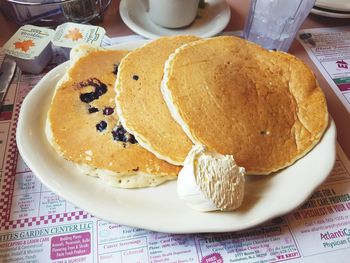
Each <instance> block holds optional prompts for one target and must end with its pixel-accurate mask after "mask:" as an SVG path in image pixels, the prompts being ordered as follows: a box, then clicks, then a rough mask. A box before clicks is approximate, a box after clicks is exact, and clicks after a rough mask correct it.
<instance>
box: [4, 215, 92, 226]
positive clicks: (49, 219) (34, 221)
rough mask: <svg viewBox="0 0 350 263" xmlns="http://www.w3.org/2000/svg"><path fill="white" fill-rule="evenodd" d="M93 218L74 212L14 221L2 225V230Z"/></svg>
mask: <svg viewBox="0 0 350 263" xmlns="http://www.w3.org/2000/svg"><path fill="white" fill-rule="evenodd" d="M91 217H92V216H91V215H90V214H88V213H87V212H85V211H74V212H69V213H62V214H54V215H45V216H38V217H31V218H23V219H17V220H13V221H6V222H4V223H3V224H2V226H1V228H2V229H3V230H9V229H17V228H24V227H32V226H39V225H47V224H55V223H61V222H68V221H72V220H82V219H87V218H91Z"/></svg>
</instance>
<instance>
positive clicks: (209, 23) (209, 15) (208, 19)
mask: <svg viewBox="0 0 350 263" xmlns="http://www.w3.org/2000/svg"><path fill="white" fill-rule="evenodd" d="M146 10H147V7H146V0H121V1H120V5H119V13H120V16H121V18H122V20H123V21H124V23H125V24H126V25H127V26H128V27H129V28H130V29H131V30H133V31H134V32H135V33H137V34H139V35H141V36H144V37H146V38H151V39H153V38H158V37H160V36H173V35H196V36H199V37H203V38H205V37H211V36H214V35H216V34H218V33H220V32H221V31H222V30H223V29H224V28H225V27H226V25H227V24H228V22H229V21H230V18H231V10H230V7H229V6H228V4H227V3H226V1H222V0H206V5H205V7H204V8H198V15H197V18H196V19H195V21H194V22H193V23H192V24H191V25H189V26H187V27H183V28H178V29H170V28H164V27H161V26H159V25H157V24H155V23H154V22H153V21H151V20H150V18H149V16H148V13H147V11H146Z"/></svg>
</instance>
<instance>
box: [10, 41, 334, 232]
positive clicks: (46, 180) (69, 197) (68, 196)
mask: <svg viewBox="0 0 350 263" xmlns="http://www.w3.org/2000/svg"><path fill="white" fill-rule="evenodd" d="M144 42H145V41H134V42H133V43H140V45H141V44H142V43H144ZM129 43H130V42H127V43H122V44H118V45H114V46H112V47H110V48H115V49H117V48H125V47H126V46H128V45H129ZM136 45H137V44H136ZM68 64H69V61H68V62H65V63H63V64H61V65H58V66H57V67H55V68H53V69H52V70H51V71H50V72H48V73H47V74H46V75H45V76H44V77H43V78H42V79H41V80H40V81H39V82H38V84H37V85H36V86H35V87H33V89H32V90H31V91H30V92H29V93H28V94H27V96H26V97H25V98H24V101H23V103H22V106H21V110H20V113H19V117H18V122H17V130H16V141H17V145H18V150H19V153H20V155H21V157H22V159H23V160H24V161H25V163H26V164H27V165H28V166H29V168H30V169H31V171H32V172H33V174H35V176H36V177H37V178H39V180H40V181H41V183H43V184H44V185H45V186H46V187H47V188H48V189H50V190H51V191H52V192H54V193H56V194H58V195H59V196H61V197H63V198H64V199H65V200H66V201H69V202H71V203H73V204H75V205H76V206H77V207H79V208H81V209H82V210H84V211H87V212H88V213H90V214H92V215H94V216H96V217H99V218H102V219H103V220H107V221H110V222H113V223H118V224H123V225H130V226H134V227H140V228H145V229H149V230H153V231H160V232H168V233H203V232H227V231H239V230H243V229H247V228H250V227H254V226H256V225H257V224H261V223H264V222H266V221H268V220H270V219H272V218H275V217H277V216H281V215H283V214H286V213H287V212H289V211H291V210H293V209H295V208H297V207H298V206H299V205H301V204H302V203H303V202H304V201H305V200H306V199H307V198H308V197H309V196H310V195H311V194H312V192H313V191H314V190H315V189H316V188H317V187H318V186H319V185H320V184H321V183H322V182H323V181H324V180H325V179H326V178H327V177H328V175H329V173H330V172H331V171H332V167H333V165H334V163H335V157H336V128H335V124H334V121H333V120H332V119H330V123H329V125H328V127H327V130H326V131H325V133H324V135H323V136H322V138H321V141H322V140H323V139H324V137H325V136H326V135H328V136H332V138H333V137H334V138H333V140H332V142H333V141H334V143H333V144H332V145H333V148H334V149H333V152H332V153H333V155H332V156H331V157H333V158H332V161H331V163H332V165H331V167H329V169H328V170H329V171H327V172H326V173H325V174H323V176H320V177H319V178H318V181H316V182H315V183H314V184H313V187H311V188H310V189H309V191H307V193H305V194H304V195H303V196H299V195H298V196H297V198H299V199H298V200H297V202H294V203H293V205H289V206H288V207H287V206H286V207H284V209H279V210H278V211H277V212H276V211H275V212H272V213H269V214H267V215H265V216H264V217H258V218H257V219H256V220H255V221H250V222H244V223H243V224H240V225H239V226H236V227H234V228H233V227H232V226H231V225H225V226H223V225H215V226H208V227H206V228H203V226H197V225H195V226H192V227H188V226H186V225H184V226H166V227H164V226H163V225H162V226H159V225H157V226H156V225H149V223H145V222H138V220H135V219H132V220H131V221H130V220H129V218H128V217H126V218H125V216H124V217H121V218H120V220H119V219H118V220H116V219H115V218H114V216H113V215H112V214H110V215H109V216H106V213H105V212H102V211H100V210H98V211H96V210H94V211H92V210H93V209H91V207H86V204H85V203H83V204H82V201H81V200H80V199H75V196H74V194H72V193H66V192H64V191H63V192H62V189H61V188H57V187H55V184H54V182H55V181H54V180H53V178H50V176H49V177H47V176H45V175H44V176H43V175H42V174H41V173H40V169H39V170H38V167H35V166H33V162H32V159H31V158H33V157H32V156H31V155H28V154H27V149H26V147H27V146H25V142H26V141H28V137H25V136H29V133H25V132H24V131H23V128H22V126H23V125H24V120H23V118H24V116H23V114H24V113H23V112H24V111H25V110H26V109H28V107H30V103H32V99H31V98H32V97H35V96H36V95H37V93H38V92H42V90H44V89H45V88H47V87H45V83H46V81H47V79H50V78H52V76H54V75H61V77H62V76H63V74H64V70H66V69H67V67H68ZM61 71H62V72H61ZM51 89H52V90H53V91H54V89H55V87H51ZM53 91H51V92H52V93H53ZM47 100H49V101H50V102H51V97H50V98H47ZM22 109H23V111H22ZM46 113H47V112H45V115H46ZM42 128H44V127H42ZM329 132H332V134H328V133H329ZM23 135H24V136H23ZM43 139H44V140H45V139H46V138H43ZM23 141H24V142H23ZM321 141H320V142H321ZM46 143H48V142H46ZM315 147H317V145H316V146H315ZM315 147H314V148H313V149H312V150H311V151H310V152H312V151H313V150H314V149H315ZM310 152H309V153H307V155H308V154H310ZM64 162H67V163H68V162H69V161H66V160H64ZM297 162H298V161H297ZM293 165H294V164H293ZM287 169H288V168H287ZM82 176H84V178H85V176H86V175H82ZM91 179H93V180H97V181H98V182H97V184H100V185H101V184H102V183H101V181H102V180H98V179H95V178H91ZM89 180H90V179H89ZM175 184H176V182H175V181H172V182H169V183H167V184H166V185H167V186H165V187H174V186H172V185H175ZM105 185H106V184H103V186H105ZM107 187H109V188H112V187H111V186H108V185H107ZM114 189H115V190H113V192H114V191H119V189H118V188H114ZM149 189H152V188H149ZM123 190H124V189H123ZM127 191H129V190H127ZM184 206H185V204H184ZM191 211H192V210H191ZM198 213H199V212H198ZM232 213H235V212H232ZM207 214H208V213H203V216H206V215H207ZM216 214H218V217H219V218H220V217H221V215H227V214H230V213H222V212H216ZM216 214H215V212H214V213H211V215H214V216H215V215H216ZM201 215H202V214H201Z"/></svg>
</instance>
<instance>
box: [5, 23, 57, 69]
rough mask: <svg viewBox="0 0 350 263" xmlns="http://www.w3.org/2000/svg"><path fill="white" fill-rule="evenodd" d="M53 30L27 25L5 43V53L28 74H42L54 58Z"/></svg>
mask: <svg viewBox="0 0 350 263" xmlns="http://www.w3.org/2000/svg"><path fill="white" fill-rule="evenodd" d="M54 33H55V31H54V30H52V29H48V28H44V27H37V26H32V25H25V26H22V27H20V28H19V29H18V30H17V32H16V33H15V34H14V35H13V36H12V37H11V38H10V39H9V40H8V41H7V42H6V43H5V45H4V47H3V49H4V52H5V53H6V54H7V55H9V56H11V57H12V58H13V59H14V60H15V61H16V63H17V65H18V67H19V68H20V69H21V70H22V71H23V72H27V73H33V74H37V73H40V72H41V71H42V70H43V69H44V67H45V66H46V65H47V64H48V62H49V61H50V60H51V57H52V49H51V39H52V38H53V36H54Z"/></svg>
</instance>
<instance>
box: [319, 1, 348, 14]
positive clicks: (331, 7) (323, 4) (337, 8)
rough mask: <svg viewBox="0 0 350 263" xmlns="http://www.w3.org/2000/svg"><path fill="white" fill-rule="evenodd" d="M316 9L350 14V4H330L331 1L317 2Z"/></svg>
mask: <svg viewBox="0 0 350 263" xmlns="http://www.w3.org/2000/svg"><path fill="white" fill-rule="evenodd" d="M315 6H316V7H321V8H325V9H328V10H330V11H332V10H333V11H343V12H350V3H348V4H346V3H343V4H342V3H334V2H329V1H324V0H321V1H318V0H316V2H315Z"/></svg>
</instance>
